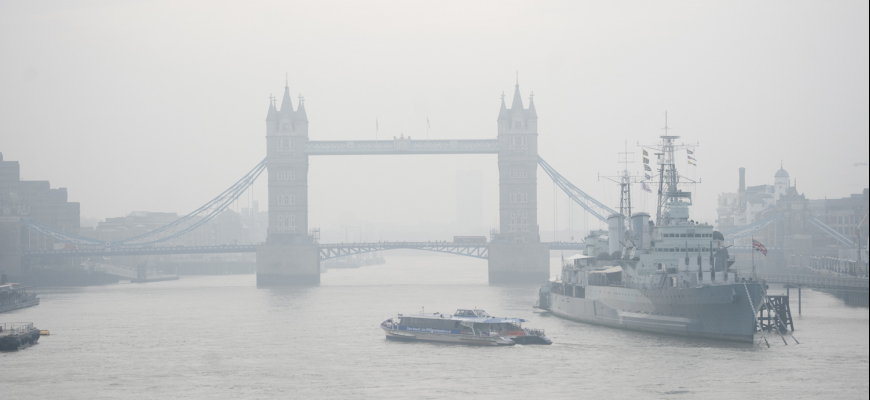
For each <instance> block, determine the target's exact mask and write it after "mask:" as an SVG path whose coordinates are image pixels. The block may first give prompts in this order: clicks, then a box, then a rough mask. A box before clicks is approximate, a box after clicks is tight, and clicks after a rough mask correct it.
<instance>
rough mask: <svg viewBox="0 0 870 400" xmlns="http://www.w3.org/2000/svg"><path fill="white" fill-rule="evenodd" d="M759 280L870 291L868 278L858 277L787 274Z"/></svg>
mask: <svg viewBox="0 0 870 400" xmlns="http://www.w3.org/2000/svg"><path fill="white" fill-rule="evenodd" d="M758 278H759V279H764V280H765V281H767V282H768V283H782V284H785V285H791V286H794V287H804V288H812V289H838V290H854V291H862V292H866V291H868V289H870V286H868V279H867V278H859V277H857V276H821V275H799V274H794V275H786V274H758Z"/></svg>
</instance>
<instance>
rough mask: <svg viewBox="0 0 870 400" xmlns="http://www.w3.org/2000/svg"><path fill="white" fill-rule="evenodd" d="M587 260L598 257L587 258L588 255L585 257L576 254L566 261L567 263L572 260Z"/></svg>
mask: <svg viewBox="0 0 870 400" xmlns="http://www.w3.org/2000/svg"><path fill="white" fill-rule="evenodd" d="M587 258H597V257H595V256H587V255H583V254H575V255H573V256H571V257H568V258H566V259H565V260H566V261H570V260H584V259H587Z"/></svg>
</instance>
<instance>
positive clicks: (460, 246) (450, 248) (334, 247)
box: [21, 241, 583, 260]
mask: <svg viewBox="0 0 870 400" xmlns="http://www.w3.org/2000/svg"><path fill="white" fill-rule="evenodd" d="M318 246H319V247H320V259H321V260H329V259H332V258H338V257H345V256H351V255H354V254H362V253H370V252H373V251H385V250H394V249H415V250H426V251H437V252H440V253H450V254H457V255H461V256H468V257H475V258H482V259H486V258H487V257H488V255H489V253H488V249H489V246H488V243H470V242H459V243H457V242H438V241H434V242H432V241H430V242H372V243H321V244H318ZM550 250H577V251H579V250H583V243H576V242H552V243H550ZM256 252H257V245H229V246H175V247H170V246H139V247H136V246H129V247H105V248H82V249H76V250H45V251H25V252H22V254H21V255H22V257H24V258H64V257H100V256H103V257H109V256H148V255H172V254H222V253H223V254H226V253H256Z"/></svg>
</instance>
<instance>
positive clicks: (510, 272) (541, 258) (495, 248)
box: [488, 242, 550, 284]
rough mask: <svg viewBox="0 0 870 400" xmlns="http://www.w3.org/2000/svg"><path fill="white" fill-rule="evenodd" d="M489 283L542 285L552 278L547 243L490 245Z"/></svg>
mask: <svg viewBox="0 0 870 400" xmlns="http://www.w3.org/2000/svg"><path fill="white" fill-rule="evenodd" d="M488 252H489V258H488V270H489V271H488V272H489V283H495V284H500V283H541V282H544V281H546V280H547V279H549V278H550V245H549V244H547V243H510V242H492V243H490V244H489V250H488Z"/></svg>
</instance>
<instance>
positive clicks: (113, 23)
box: [0, 1, 870, 240]
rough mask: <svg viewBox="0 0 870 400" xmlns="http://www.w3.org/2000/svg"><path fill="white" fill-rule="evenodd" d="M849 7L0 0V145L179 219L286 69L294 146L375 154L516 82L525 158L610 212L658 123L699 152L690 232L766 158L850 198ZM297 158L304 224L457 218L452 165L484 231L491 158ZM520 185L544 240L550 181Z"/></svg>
mask: <svg viewBox="0 0 870 400" xmlns="http://www.w3.org/2000/svg"><path fill="white" fill-rule="evenodd" d="M245 3H251V2H245ZM867 4H868V3H867V2H866V1H829V2H821V1H781V2H758V1H751V2H736V1H727V2H698V1H686V2H677V1H673V2H649V1H637V2H629V1H623V2H603V1H602V2H596V3H586V2H577V1H569V2H562V3H559V2H549V3H544V2H506V1H498V2H488V3H484V2H474V3H471V2H429V3H421V2H403V1H397V2H369V3H363V2H325V1H306V2H296V3H290V2H274V3H266V2H258V3H256V4H242V2H226V3H219V2H197V3H182V2H177V1H171V2H139V3H125V2H117V1H106V2H75V3H70V2H31V1H3V2H0V151H2V153H3V156H4V158H5V159H6V160H17V161H19V162H20V163H21V174H22V178H23V179H27V180H50V181H51V185H52V187H66V188H68V190H69V198H70V200H71V201H79V202H81V212H82V216H83V217H98V218H101V219H102V218H105V217H112V216H118V215H121V214H124V213H127V212H130V211H134V210H154V211H175V212H179V213H182V214H183V213H187V212H189V211H191V210H193V209H195V208H196V207H197V206H199V205H201V204H203V203H205V202H206V201H208V200H209V199H211V198H212V197H214V196H215V195H217V194H218V193H220V192H221V191H223V190H224V189H225V188H226V187H228V186H229V185H230V184H232V183H233V182H235V181H236V180H237V179H238V178H239V177H241V176H242V175H243V174H244V173H245V172H247V171H248V170H249V169H251V168H252V167H253V166H254V165H255V164H257V163H258V162H259V161H260V160H261V159H262V158H263V157H265V140H264V135H265V121H264V120H265V117H266V111H267V106H268V97H269V95H270V94H274V95H278V96H280V94H281V92H282V90H283V87H284V77H285V73H287V74H289V85H290V91H291V93H293V95H294V105H296V96H297V95H298V94H299V93H301V94H302V95H304V96H305V99H306V110H307V112H308V118H309V120H310V138H311V139H312V140H350V139H353V140H360V139H374V138H375V119H376V118H377V120H378V121H379V126H380V131H379V133H378V135H379V137H380V138H392V136H394V135H399V134H401V133H404V134H405V135H406V136H408V135H410V136H412V137H413V138H414V139H418V138H419V139H423V138H425V136H426V119H427V118H428V119H429V120H430V121H431V130H430V132H429V137H430V138H433V139H448V138H453V139H465V138H494V137H495V135H496V121H495V120H496V117H497V115H498V107H499V96H500V95H501V93H502V92H505V93H507V94H508V99H507V101H508V104H510V100H511V99H510V94H511V93H512V91H513V85H514V80H515V74H516V71H519V82H520V88H521V90H522V95H523V97H524V103H525V104H528V95H529V93H530V91H534V93H535V104H536V107H537V111H538V115H539V124H538V126H539V132H538V133H539V144H540V155H541V156H542V157H543V158H544V159H546V160H547V161H548V162H549V163H550V164H551V165H553V166H554V167H555V168H556V169H557V170H558V171H560V172H561V173H562V174H564V175H565V176H566V177H568V179H569V180H571V181H572V182H573V183H574V184H576V185H577V186H579V187H581V188H583V189H584V190H586V191H587V192H589V193H590V194H592V195H594V196H595V197H597V198H598V199H599V200H602V201H605V202H607V203H608V204H614V203H615V202H616V201H617V198H616V190H617V189H616V187H615V186H614V185H612V184H609V183H604V181H601V180H599V179H598V174H599V173H601V174H607V175H612V174H614V173H615V172H616V171H617V170H618V169H619V168H620V167H619V165H618V164H617V162H616V161H617V154H616V153H617V152H619V151H622V150H623V148H624V146H625V143H626V142H627V143H628V144H629V151H639V150H638V149H637V147H636V144H637V143H638V142H641V143H654V142H656V140H657V136H658V135H659V134H660V133H661V129H660V128H661V127H662V126H663V125H664V117H663V114H664V112H665V110H667V111H668V115H669V125H670V126H671V127H672V128H673V131H672V132H673V134H676V135H681V136H682V137H683V138H684V140H685V141H689V142H699V143H700V146H699V147H698V148H697V151H696V155H697V157H696V158H697V160H698V166H697V168H689V167H688V165H686V166H685V167H686V168H683V169H682V172H683V174H684V175H687V176H694V177H696V178H700V179H702V182H703V183H702V184H701V185H699V186H698V188H697V196H698V199H697V200H696V204H697V207H696V208H695V210H694V214H693V216H694V217H695V218H696V219H699V220H703V221H709V222H713V221H714V219H715V217H716V214H715V210H716V203H715V201H716V196H717V195H718V194H719V193H720V192H724V191H734V190H736V187H737V169H738V168H739V167H746V168H747V183H748V184H749V185H755V184H763V183H773V175H774V173H775V172H776V170H777V169H778V168H779V164H780V160H782V162H783V163H784V166H785V169H786V170H788V172H789V173H790V174H791V177H792V178H796V179H797V181H798V182H797V184H798V190H799V191H801V192H803V193H805V194H806V195H807V196H808V197H810V198H821V197H824V196H828V197H843V196H846V195H848V194H850V193H857V192H860V191H861V190H862V189H863V188H865V187H867V186H868V167H867V166H866V165H865V166H854V165H853V164H855V163H862V162H867V161H868V147H870V146H868V5H867ZM681 158H682V156H678V159H681ZM310 165H311V167H310V174H309V189H310V203H311V207H310V212H311V223H312V225H313V226H318V225H319V226H323V227H324V228H327V227H335V226H338V225H340V224H342V223H359V222H373V223H379V224H393V225H401V224H421V223H422V224H440V223H453V221H454V220H455V215H456V212H455V207H456V205H455V199H456V193H455V190H456V171H458V170H479V171H481V174H482V178H483V183H484V187H483V199H484V207H483V209H484V220H485V221H486V223H488V224H493V223H494V221H495V217H496V214H497V210H498V204H497V180H496V177H497V169H496V156H495V155H468V156H351V157H338V156H320V157H312V158H311V159H310ZM631 168H632V171H634V172H638V171H639V170H640V168H641V167H640V163H635V164H634V165H632V167H631ZM538 179H539V187H538V193H539V216H540V225H541V230H542V231H546V230H552V227H553V184H552V181H550V180H549V178H548V177H547V176H546V175H545V174H544V173H543V172H542V171H540V170H539V173H538ZM265 195H266V186H265V179H261V181H260V182H259V183H258V185H257V186H256V188H255V191H254V197H255V198H257V199H259V200H260V201H261V204H264V203H265ZM248 198H249V197H248V196H246V197H245V200H243V201H242V203H241V207H247V205H248V203H249V200H248ZM556 201H557V209H558V214H559V216H557V219H558V220H559V221H558V226H559V229H565V226H566V224H567V222H566V221H565V220H564V219H563V217H562V216H564V214H565V208H566V205H567V202H566V197H565V196H564V195H563V194H561V193H560V194H559V196H557V199H556ZM641 203H643V204H644V205H645V206H646V208H647V209H652V208H653V207H652V206H653V203H654V201H653V199H652V198H651V197H649V198H646V199H645V200H643V201H641ZM576 221H577V222H575V226H576V224H578V223H579V224H582V217H580V213H579V212H578V213H577V218H576ZM590 226H592V223H590ZM544 239H545V240H548V239H549V238H546V237H545V238H544Z"/></svg>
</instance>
